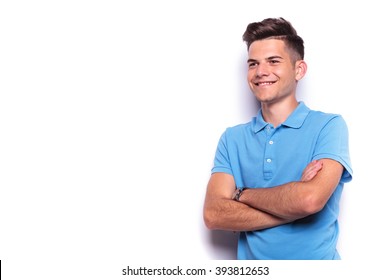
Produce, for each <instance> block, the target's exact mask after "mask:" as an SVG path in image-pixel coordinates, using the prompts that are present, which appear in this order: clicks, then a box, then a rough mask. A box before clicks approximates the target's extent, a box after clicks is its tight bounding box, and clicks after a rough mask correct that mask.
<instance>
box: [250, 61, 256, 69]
mask: <svg viewBox="0 0 390 280" xmlns="http://www.w3.org/2000/svg"><path fill="white" fill-rule="evenodd" d="M257 65H258V63H257V62H249V63H248V67H249V68H255V67H256V66H257Z"/></svg>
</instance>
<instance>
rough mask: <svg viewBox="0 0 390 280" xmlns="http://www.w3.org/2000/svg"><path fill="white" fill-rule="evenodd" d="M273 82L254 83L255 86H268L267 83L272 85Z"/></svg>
mask: <svg viewBox="0 0 390 280" xmlns="http://www.w3.org/2000/svg"><path fill="white" fill-rule="evenodd" d="M274 83H275V82H258V83H254V84H255V85H256V86H269V85H272V84H274Z"/></svg>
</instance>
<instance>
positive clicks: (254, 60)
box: [247, 55, 283, 63]
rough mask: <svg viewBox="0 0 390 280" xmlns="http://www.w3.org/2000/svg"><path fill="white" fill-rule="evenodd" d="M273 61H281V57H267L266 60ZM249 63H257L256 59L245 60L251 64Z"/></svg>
mask: <svg viewBox="0 0 390 280" xmlns="http://www.w3.org/2000/svg"><path fill="white" fill-rule="evenodd" d="M273 59H283V57H281V56H278V55H273V56H270V57H267V58H266V60H268V61H269V60H273ZM251 62H259V61H258V60H256V59H253V58H249V59H248V60H247V63H251Z"/></svg>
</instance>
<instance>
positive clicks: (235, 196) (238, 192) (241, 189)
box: [232, 188, 247, 201]
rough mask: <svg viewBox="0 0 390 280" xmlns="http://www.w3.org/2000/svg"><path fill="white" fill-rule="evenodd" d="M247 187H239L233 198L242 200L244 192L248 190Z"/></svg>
mask: <svg viewBox="0 0 390 280" xmlns="http://www.w3.org/2000/svg"><path fill="white" fill-rule="evenodd" d="M246 189H247V188H237V189H236V190H235V191H234V193H233V197H232V199H233V200H235V201H240V197H241V195H242V193H243V192H244V191H245V190H246Z"/></svg>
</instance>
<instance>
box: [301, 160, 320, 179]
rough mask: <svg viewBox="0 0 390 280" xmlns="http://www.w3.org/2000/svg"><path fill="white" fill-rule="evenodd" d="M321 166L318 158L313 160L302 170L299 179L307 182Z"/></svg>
mask: <svg viewBox="0 0 390 280" xmlns="http://www.w3.org/2000/svg"><path fill="white" fill-rule="evenodd" d="M321 168H322V162H321V161H319V160H313V161H312V162H310V163H309V164H308V165H307V166H306V167H305V170H303V173H302V176H301V181H302V182H307V181H310V180H311V179H313V178H314V177H315V176H316V175H317V173H318V172H319V171H320V170H321Z"/></svg>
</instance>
